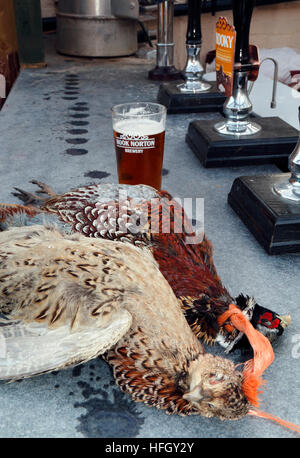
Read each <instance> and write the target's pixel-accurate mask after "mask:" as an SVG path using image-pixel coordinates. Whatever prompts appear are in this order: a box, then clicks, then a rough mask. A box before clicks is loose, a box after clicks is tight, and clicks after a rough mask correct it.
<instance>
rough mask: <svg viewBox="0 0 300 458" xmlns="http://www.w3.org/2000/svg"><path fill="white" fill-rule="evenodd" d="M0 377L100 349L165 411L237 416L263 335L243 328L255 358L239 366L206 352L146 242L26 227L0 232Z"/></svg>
mask: <svg viewBox="0 0 300 458" xmlns="http://www.w3.org/2000/svg"><path fill="white" fill-rule="evenodd" d="M0 314H1V315H2V318H1V320H0V355H1V358H0V379H3V380H16V379H21V378H25V377H30V376H34V375H38V374H42V373H46V372H49V371H53V370H57V369H63V368H65V367H69V366H73V365H76V364H79V363H82V362H85V361H88V360H90V359H92V358H95V357H96V356H98V355H101V354H104V357H105V359H106V361H107V362H108V363H109V364H110V365H111V367H112V369H113V373H114V377H115V380H116V383H117V384H118V385H119V387H120V388H121V389H122V390H123V391H124V392H126V393H128V394H129V395H131V397H132V398H133V399H134V400H135V401H139V402H144V403H145V404H147V405H150V406H155V407H157V408H159V409H164V410H165V411H166V412H167V413H169V414H175V413H176V414H179V415H183V416H184V415H197V414H198V415H199V414H200V415H203V416H205V417H218V418H219V419H221V420H237V419H239V418H242V417H243V416H245V415H247V414H250V415H256V416H262V417H267V418H271V419H272V420H275V421H278V422H279V423H281V424H283V425H284V426H287V427H289V428H291V429H293V430H295V431H297V432H300V428H299V427H297V426H296V425H292V424H290V423H287V422H284V421H282V420H280V419H277V418H276V417H273V416H269V415H266V414H264V413H262V412H260V411H257V410H254V409H253V408H252V406H253V405H257V388H258V387H259V385H260V383H261V375H262V373H263V372H264V370H265V369H266V368H267V367H268V366H269V364H271V362H272V360H273V350H272V347H271V345H270V343H269V341H268V340H267V339H266V338H265V337H264V336H263V335H262V334H260V333H259V332H258V331H256V330H255V329H254V328H253V327H252V325H251V324H250V323H249V321H248V320H247V319H246V318H245V317H244V315H243V314H242V312H241V311H240V310H239V309H238V308H237V307H235V306H234V305H230V307H229V309H228V311H227V312H226V314H225V315H224V317H223V318H224V320H226V321H227V320H228V319H230V320H231V322H233V323H235V325H236V326H237V327H238V328H240V329H246V328H248V334H247V335H248V336H249V338H250V341H251V343H252V344H253V346H254V358H253V360H250V361H248V362H247V363H246V364H245V365H244V369H243V372H240V371H239V370H237V368H236V367H235V366H234V364H233V363H232V362H231V361H229V360H226V359H223V358H220V357H217V356H212V355H210V354H208V353H205V352H204V349H203V347H202V345H201V343H200V342H199V340H198V339H197V338H196V336H195V335H194V334H193V332H192V331H191V329H190V327H189V326H188V324H187V321H186V319H185V317H184V314H183V312H182V310H181V307H180V305H179V301H178V299H177V298H176V297H175V295H174V293H173V291H172V289H171V288H170V286H169V284H168V282H167V281H166V280H165V278H164V277H163V275H162V274H161V273H160V271H159V268H158V265H157V263H156V261H155V260H154V258H153V256H152V254H151V252H150V250H149V249H148V248H137V247H134V246H132V245H130V244H125V243H120V242H113V241H107V240H101V239H95V240H91V239H88V238H86V237H84V236H82V235H81V234H73V235H68V234H63V233H61V232H59V231H58V230H57V229H55V228H53V227H52V228H51V227H48V228H46V227H44V226H39V225H33V226H29V227H15V228H12V229H10V230H7V231H3V232H1V233H0Z"/></svg>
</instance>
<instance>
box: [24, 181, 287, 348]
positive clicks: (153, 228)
mask: <svg viewBox="0 0 300 458" xmlns="http://www.w3.org/2000/svg"><path fill="white" fill-rule="evenodd" d="M33 183H34V184H37V185H38V186H39V187H40V188H41V189H40V191H38V192H40V193H46V194H48V196H50V199H45V200H44V199H42V198H40V197H37V196H36V195H33V194H29V193H27V192H24V191H22V190H20V189H17V188H16V189H17V191H18V193H17V194H16V195H17V196H18V197H21V198H23V200H24V201H25V203H27V204H30V203H36V202H37V201H42V205H41V211H43V212H45V213H51V214H56V215H57V216H58V217H59V219H60V221H62V222H64V223H66V224H67V225H70V227H72V230H73V231H75V232H80V233H82V234H84V235H86V236H88V237H95V238H98V237H101V238H105V239H109V240H120V241H129V242H131V243H133V244H134V245H136V246H141V245H150V246H151V250H152V252H153V255H154V257H155V259H156V260H157V262H158V264H159V267H160V270H161V272H162V274H163V275H164V276H165V278H166V279H167V281H168V282H169V284H170V286H171V287H172V289H173V291H174V293H175V295H176V297H177V298H178V299H179V300H180V302H181V306H182V308H183V309H184V312H185V316H186V319H187V321H188V323H189V324H190V326H191V327H192V329H193V331H194V332H195V334H196V335H197V336H198V337H199V338H203V339H204V340H205V341H206V342H210V343H212V342H214V341H215V340H217V341H218V342H219V343H220V344H221V345H223V346H224V347H225V348H226V351H227V352H229V351H230V350H231V349H233V348H234V347H237V346H244V347H247V348H249V342H248V339H247V338H245V337H244V336H243V333H241V332H239V331H238V330H236V329H234V328H233V327H229V326H226V327H225V326H222V325H221V321H222V318H221V317H222V314H224V313H225V312H226V311H227V310H228V307H229V304H231V303H234V304H236V305H237V306H238V307H239V308H240V309H241V310H243V313H244V314H245V316H247V317H248V318H249V319H250V320H251V322H252V323H253V325H254V326H255V327H256V328H257V329H258V330H259V331H260V332H262V333H263V334H264V335H266V336H267V337H268V338H269V339H270V341H271V342H272V341H274V340H275V339H276V338H277V337H278V336H280V335H281V334H282V332H283V330H284V328H285V327H286V326H287V325H288V324H289V322H290V317H289V316H279V315H278V314H276V313H275V312H273V311H271V310H268V309H266V308H263V307H261V306H260V305H258V304H256V302H255V300H254V299H253V298H251V297H248V296H244V295H240V296H239V297H238V298H236V299H234V298H232V297H231V295H230V294H229V293H228V291H227V290H226V288H225V287H224V286H223V285H222V282H221V280H220V278H219V277H218V275H217V271H216V268H215V266H214V262H213V258H212V245H211V243H210V242H209V241H208V240H207V239H206V237H205V236H204V238H203V240H202V241H201V243H193V244H189V243H187V237H191V236H193V235H195V234H194V232H193V229H192V227H191V225H190V223H189V221H188V218H187V217H186V215H185V213H184V210H183V208H182V207H181V206H180V205H179V204H178V203H177V202H176V201H175V200H172V197H171V196H170V195H169V194H168V193H167V192H165V191H161V192H159V191H157V190H155V189H153V188H151V187H149V186H145V185H138V186H128V185H114V184H102V185H98V184H95V185H90V186H85V187H82V188H78V189H75V190H73V191H70V192H67V193H65V194H63V195H56V194H55V192H54V191H53V190H52V189H51V188H50V187H49V186H47V185H45V184H44V183H40V182H37V181H33ZM30 209H32V207H30ZM181 228H182V230H181ZM180 230H181V232H178V231H180Z"/></svg>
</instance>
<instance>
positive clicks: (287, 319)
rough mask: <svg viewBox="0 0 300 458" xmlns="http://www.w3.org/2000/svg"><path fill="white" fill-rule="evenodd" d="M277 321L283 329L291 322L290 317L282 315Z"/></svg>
mask: <svg viewBox="0 0 300 458" xmlns="http://www.w3.org/2000/svg"><path fill="white" fill-rule="evenodd" d="M279 319H280V323H281V326H282V327H283V329H285V328H287V327H288V326H289V325H290V324H291V322H292V319H291V316H290V315H282V316H280V317H279Z"/></svg>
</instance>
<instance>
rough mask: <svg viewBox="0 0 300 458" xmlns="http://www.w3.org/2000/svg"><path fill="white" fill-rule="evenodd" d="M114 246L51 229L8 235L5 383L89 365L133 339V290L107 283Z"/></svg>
mask: <svg viewBox="0 0 300 458" xmlns="http://www.w3.org/2000/svg"><path fill="white" fill-rule="evenodd" d="M108 245H110V242H107V241H95V242H92V241H90V240H89V239H87V238H85V237H83V236H81V235H79V234H77V235H75V236H74V235H73V236H67V235H63V234H61V233H60V232H58V231H57V230H56V229H46V228H45V227H43V226H31V227H23V228H13V229H11V230H9V231H4V232H1V233H0V314H1V315H2V318H1V319H0V379H6V380H11V379H19V378H25V377H30V376H33V375H37V374H40V373H44V372H50V371H53V370H58V369H61V368H64V367H68V366H70V365H76V364H79V363H82V362H84V361H88V360H90V359H92V358H95V357H96V356H98V355H100V354H102V353H104V352H105V351H107V350H108V349H109V348H111V347H112V346H114V345H115V344H116V343H117V342H118V341H119V339H121V338H122V337H123V335H124V334H126V332H127V331H128V330H129V328H130V326H131V322H132V317H131V314H130V313H129V312H128V311H127V310H126V308H125V307H124V302H125V301H126V295H125V294H124V291H125V290H126V286H127V285H126V281H125V280H123V284H122V279H121V280H120V281H119V283H118V284H116V275H115V276H114V272H113V273H112V274H109V273H108V274H107V275H106V272H108V270H106V269H107V268H106V267H105V263H106V259H109V258H108V256H109V255H112V254H114V255H115V256H116V253H117V252H116V251H111V250H112V248H111V247H110V246H108ZM122 246H123V245H122ZM102 261H103V262H102ZM116 262H117V261H116ZM99 265H100V266H101V267H99ZM104 270H105V272H104ZM111 270H112V271H113V266H112V267H111Z"/></svg>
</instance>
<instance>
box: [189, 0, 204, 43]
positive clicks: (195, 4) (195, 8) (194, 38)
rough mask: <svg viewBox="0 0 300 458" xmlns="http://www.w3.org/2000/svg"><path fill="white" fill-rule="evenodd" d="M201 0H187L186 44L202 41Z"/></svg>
mask: <svg viewBox="0 0 300 458" xmlns="http://www.w3.org/2000/svg"><path fill="white" fill-rule="evenodd" d="M201 10H202V0H188V27H187V34H186V44H187V45H198V44H201V41H202V32H201Z"/></svg>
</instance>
